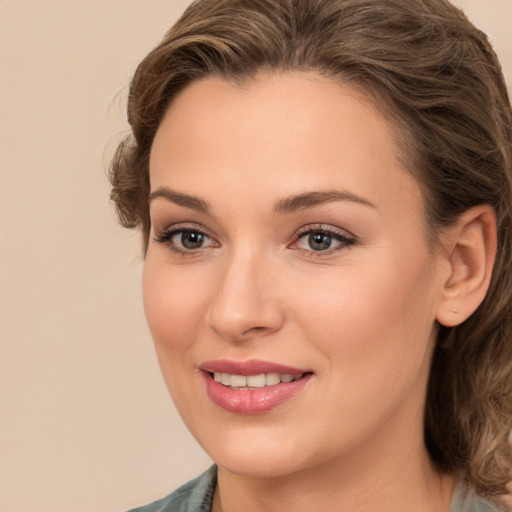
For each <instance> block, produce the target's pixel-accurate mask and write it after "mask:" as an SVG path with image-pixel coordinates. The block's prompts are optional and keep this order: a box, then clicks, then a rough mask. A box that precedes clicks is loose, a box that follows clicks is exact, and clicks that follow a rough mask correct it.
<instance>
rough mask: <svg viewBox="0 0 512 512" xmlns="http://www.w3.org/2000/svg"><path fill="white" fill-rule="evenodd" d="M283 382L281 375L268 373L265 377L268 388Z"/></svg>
mask: <svg viewBox="0 0 512 512" xmlns="http://www.w3.org/2000/svg"><path fill="white" fill-rule="evenodd" d="M280 382H281V376H280V375H279V373H267V374H266V375H265V383H266V385H267V386H275V385H276V384H279V383H280Z"/></svg>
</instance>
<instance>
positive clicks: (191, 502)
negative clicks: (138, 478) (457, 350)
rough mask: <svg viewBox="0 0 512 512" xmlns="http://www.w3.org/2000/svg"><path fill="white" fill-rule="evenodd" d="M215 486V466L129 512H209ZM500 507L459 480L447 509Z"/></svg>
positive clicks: (481, 511) (491, 511) (464, 511)
mask: <svg viewBox="0 0 512 512" xmlns="http://www.w3.org/2000/svg"><path fill="white" fill-rule="evenodd" d="M216 485H217V467H216V466H215V465H213V466H212V467H211V468H210V469H208V470H207V471H206V472H204V473H203V474H202V475H200V476H198V477H197V478H195V479H194V480H191V481H190V482H188V483H186V484H185V485H182V486H181V487H180V488H179V489H177V490H175V491H174V492H173V493H172V494H169V496H167V497H165V498H163V499H161V500H158V501H155V502H154V503H151V504H149V505H146V506H143V507H138V508H134V509H132V510H129V511H128V512H210V511H211V506H212V500H213V493H214V492H215V486H216ZM500 510H501V509H500V508H499V507H498V506H497V505H494V504H492V503H491V502H489V501H486V500H484V499H483V498H480V497H479V496H477V495H476V494H474V493H472V492H471V491H470V490H469V489H468V488H467V487H466V486H465V485H464V484H463V483H462V482H459V483H458V484H457V487H456V488H455V492H454V494H453V499H452V504H451V506H450V510H449V512H499V511H500Z"/></svg>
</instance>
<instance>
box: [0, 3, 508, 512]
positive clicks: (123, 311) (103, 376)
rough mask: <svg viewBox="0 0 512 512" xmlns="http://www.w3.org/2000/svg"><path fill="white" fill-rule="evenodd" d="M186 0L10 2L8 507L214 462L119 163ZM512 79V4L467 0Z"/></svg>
mask: <svg viewBox="0 0 512 512" xmlns="http://www.w3.org/2000/svg"><path fill="white" fill-rule="evenodd" d="M188 3H189V1H188V0H167V1H161V0H144V1H143V0H137V1H128V0H102V1H100V0H52V1H50V0H38V1H37V0H34V1H28V0H0V95H1V96H0V144H1V145H0V342H1V345H0V406H1V409H0V511H1V512H117V511H122V510H125V509H127V508H129V507H131V506H135V505H138V504H142V503H145V502H147V501H150V500H153V499H156V498H159V497H161V496H163V495H164V494H167V493H168V492H170V491H171V490H172V489H174V488H175V487H176V486H177V485H179V484H180V483H182V482H184V481H186V480H188V479H189V478H190V477H192V476H193V475H195V474H196V473H198V472H199V471H201V470H202V469H203V468H205V467H207V466H208V465H209V463H210V462H209V460H208V458H207V457H206V456H205V455H204V454H203V453H202V451H201V450H200V449H199V448H198V447H197V446H196V444H195V443H194V441H193V440H192V439H191V437H190V435H189V434H188V433H187V432H186V430H185V429H184V427H183V426H182V425H181V422H180V420H179V418H178V417H177V414H176V412H175V411H174V409H173V407H172V405H171V403H170V400H169V399H168V397H167V392H166V390H165V388H164V385H163V382H162V380H161V378H160V374H159V371H158V367H157V364H156V359H155V356H154V355H153V349H152V344H151V340H150V337H149V334H148V331H147V329H146V326H145V322H144V317H143V312H142V303H141V297H140V295H141V294H140V274H141V263H142V260H141V257H140V247H139V238H138V236H137V235H136V234H131V233H129V232H127V231H125V230H122V229H121V228H118V227H117V226H116V223H115V218H114V215H113V212H112V210H111V207H110V206H109V203H108V194H109V190H108V184H107V180H106V178H105V167H106V162H108V158H109V155H110V154H111V151H112V148H113V146H114V144H115V141H116V140H118V139H119V134H120V133H122V132H123V130H125V129H126V125H125V122H124V110H123V109H124V103H125V99H126V84H127V83H128V81H129V78H130V76H131V74H132V72H133V70H134V67H135V66H136V64H137V62H138V61H139V60H140V59H141V58H142V56H143V55H144V54H145V53H146V52H147V51H148V50H149V49H150V48H151V47H152V46H153V45H154V44H156V43H157V41H158V40H159V38H160V37H161V35H163V33H164V31H165V30H166V29H167V28H168V26H169V25H170V24H171V23H172V22H173V20H175V19H176V17H177V16H178V14H179V13H180V12H181V11H182V10H183V9H184V7H185V6H186V5H187V4H188ZM457 3H458V5H461V6H463V7H464V8H465V9H466V11H467V12H468V13H469V15H470V17H471V18H472V19H473V20H474V21H475V22H476V23H477V24H478V25H479V26H481V27H482V28H483V29H484V30H486V31H487V32H488V33H489V34H490V36H491V38H492V40H493V41H494V43H495V46H496V48H497V50H498V53H499V54H500V56H501V58H502V62H503V65H504V67H505V71H506V74H507V77H508V81H509V83H512V34H511V33H510V21H511V20H512V0H457Z"/></svg>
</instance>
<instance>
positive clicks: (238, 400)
mask: <svg viewBox="0 0 512 512" xmlns="http://www.w3.org/2000/svg"><path fill="white" fill-rule="evenodd" d="M200 369H201V370H202V372H201V373H202V376H203V380H204V383H205V387H206V393H207V394H208V397H209V398H210V400H211V401H212V402H213V403H214V404H216V405H218V406H219V407H221V408H222V409H224V410H225V411H228V412H231V413H237V414H261V413H265V412H269V411H271V410H273V409H275V408H276V407H278V406H280V405H281V404H283V403H285V402H287V401H288V400H290V399H291V398H293V397H294V396H295V395H297V394H298V393H299V392H300V391H302V389H303V388H304V387H305V386H306V384H307V383H308V382H309V381H310V380H311V377H312V373H311V371H310V370H305V369H303V368H294V367H291V366H285V365H281V364H276V363H271V362H267V361H259V360H251V361H242V362H240V361H230V360H218V361H207V362H205V363H203V364H201V365H200ZM213 372H220V373H230V374H232V375H246V376H247V375H258V374H261V373H289V374H294V375H296V374H299V373H303V374H304V375H303V377H302V378H300V379H299V380H296V381H293V382H286V383H285V382H281V383H280V384H276V385H274V386H266V387H264V388H253V389H231V388H229V387H226V386H223V385H222V384H220V383H219V382H216V381H215V380H214V379H213V377H212V373H213Z"/></svg>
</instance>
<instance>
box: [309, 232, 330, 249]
mask: <svg viewBox="0 0 512 512" xmlns="http://www.w3.org/2000/svg"><path fill="white" fill-rule="evenodd" d="M331 242H332V237H331V236H330V235H327V234H325V233H311V234H310V235H309V245H310V247H311V248H312V249H313V250H314V251H323V250H325V249H329V247H330V246H331Z"/></svg>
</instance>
